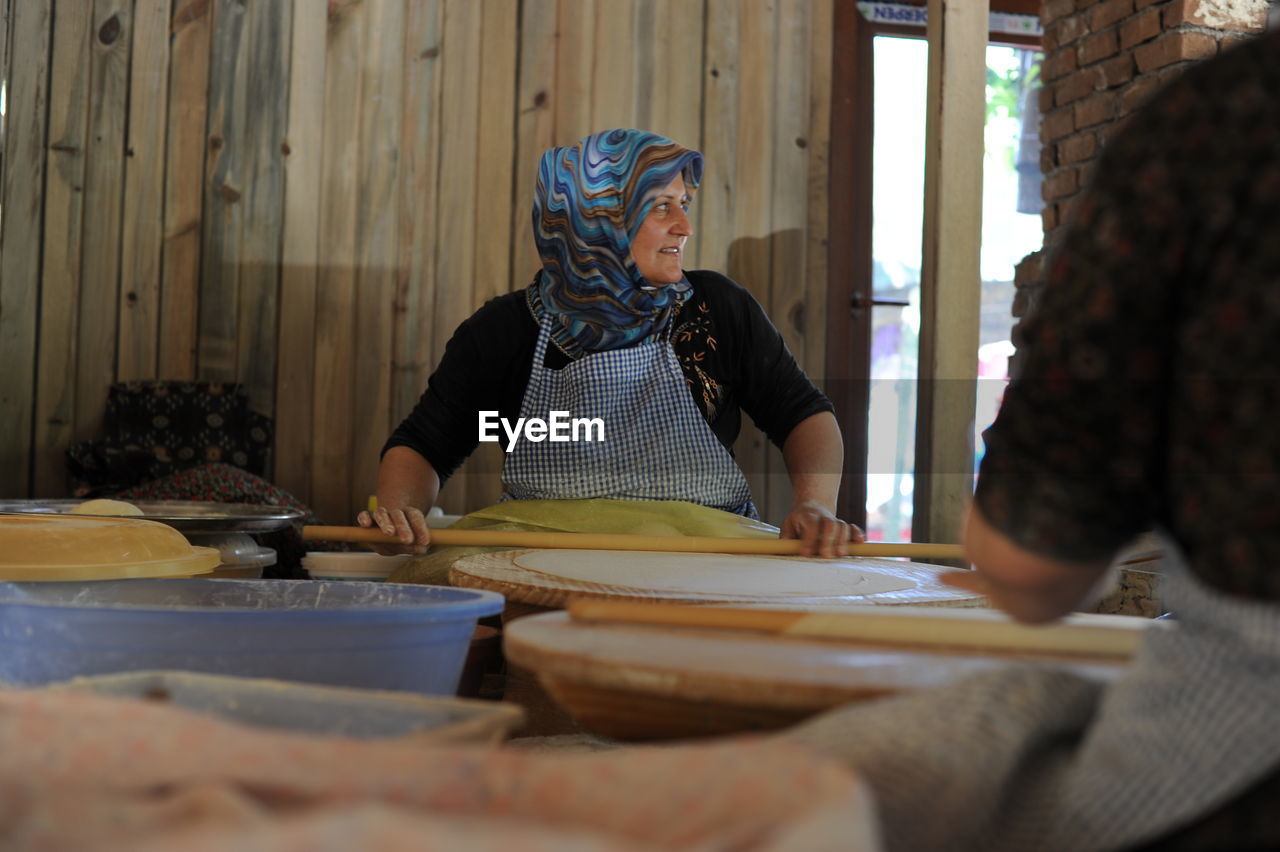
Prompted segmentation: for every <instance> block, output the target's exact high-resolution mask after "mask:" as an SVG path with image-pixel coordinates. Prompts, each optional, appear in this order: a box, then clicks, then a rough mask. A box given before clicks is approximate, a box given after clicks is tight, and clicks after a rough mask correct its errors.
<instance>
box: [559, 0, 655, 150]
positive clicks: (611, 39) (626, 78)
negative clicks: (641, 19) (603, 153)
mask: <svg viewBox="0 0 1280 852" xmlns="http://www.w3.org/2000/svg"><path fill="white" fill-rule="evenodd" d="M636 8H637V5H636V0H603V1H602V2H600V3H599V4H598V5H597V6H596V37H595V40H594V43H595V71H594V75H593V76H594V77H595V83H594V85H593V86H592V90H591V125H592V127H591V129H592V131H593V132H594V131H598V130H608V129H610V128H614V127H631V126H632V125H634V124H635V123H636V94H637V77H636V65H637V56H638V55H639V54H641V53H646V52H649V51H651V50H652V49H653V33H652V31H650V32H649V33H647V34H645V33H639V32H637V31H636ZM646 35H647V43H644V44H641V43H638V42H637V38H641V37H645V36H646ZM578 48H579V46H578V45H571V44H564V43H562V44H561V46H560V48H559V49H560V50H574V49H578ZM557 136H559V134H557Z"/></svg>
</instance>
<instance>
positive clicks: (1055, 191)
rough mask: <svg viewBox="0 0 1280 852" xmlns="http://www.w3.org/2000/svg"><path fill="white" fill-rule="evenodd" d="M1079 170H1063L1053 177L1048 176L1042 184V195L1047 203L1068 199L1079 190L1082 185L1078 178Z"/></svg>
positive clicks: (1052, 175)
mask: <svg viewBox="0 0 1280 852" xmlns="http://www.w3.org/2000/svg"><path fill="white" fill-rule="evenodd" d="M1078 171H1079V170H1078V169H1063V170H1062V171H1060V172H1055V173H1053V174H1051V175H1046V176H1045V178H1044V180H1043V181H1041V183H1040V195H1041V197H1043V198H1044V200H1045V201H1056V200H1057V199H1059V198H1066V197H1067V196H1068V195H1071V194H1072V193H1073V192H1075V191H1076V190H1077V189H1079V188H1080V183H1079V180H1078V178H1077V172H1078Z"/></svg>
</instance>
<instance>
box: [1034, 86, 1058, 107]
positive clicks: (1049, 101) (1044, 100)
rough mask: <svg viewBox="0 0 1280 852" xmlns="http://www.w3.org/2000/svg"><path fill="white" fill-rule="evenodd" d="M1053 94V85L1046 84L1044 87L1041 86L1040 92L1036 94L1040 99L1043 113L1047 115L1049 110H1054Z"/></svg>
mask: <svg viewBox="0 0 1280 852" xmlns="http://www.w3.org/2000/svg"><path fill="white" fill-rule="evenodd" d="M1053 93H1054V84H1053V83H1045V84H1044V85H1042V86H1040V91H1039V92H1038V93H1037V94H1036V97H1038V98H1039V99H1040V112H1041V113H1046V112H1048V111H1049V110H1051V109H1053Z"/></svg>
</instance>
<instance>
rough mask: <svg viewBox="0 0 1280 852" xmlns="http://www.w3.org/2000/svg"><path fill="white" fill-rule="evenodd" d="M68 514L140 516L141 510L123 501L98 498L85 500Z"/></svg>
mask: <svg viewBox="0 0 1280 852" xmlns="http://www.w3.org/2000/svg"><path fill="white" fill-rule="evenodd" d="M68 514H72V515H141V514H143V512H142V510H141V509H139V508H138V507H137V506H135V505H133V504H132V503H126V502H125V501H123V500H107V499H105V498H99V499H97V500H85V501H84V502H83V503H81V504H80V505H78V506H76V507H75V508H73V509H72V510H71V511H70V512H69V513H68Z"/></svg>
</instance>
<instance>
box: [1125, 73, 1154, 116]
mask: <svg viewBox="0 0 1280 852" xmlns="http://www.w3.org/2000/svg"><path fill="white" fill-rule="evenodd" d="M1159 87H1160V76H1159V75H1158V74H1152V75H1150V76H1144V77H1139V78H1138V79H1136V80H1134V81H1133V83H1131V84H1130V85H1129V86H1128V88H1126V89H1125V90H1124V91H1123V92H1121V93H1120V112H1121V114H1123V115H1128V114H1129V113H1131V112H1133V111H1134V110H1136V109H1139V108H1140V107H1142V105H1143V104H1145V103H1146V102H1147V99H1148V98H1150V97H1151V95H1152V93H1153V92H1155V90H1156V89H1158V88H1159Z"/></svg>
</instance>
